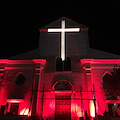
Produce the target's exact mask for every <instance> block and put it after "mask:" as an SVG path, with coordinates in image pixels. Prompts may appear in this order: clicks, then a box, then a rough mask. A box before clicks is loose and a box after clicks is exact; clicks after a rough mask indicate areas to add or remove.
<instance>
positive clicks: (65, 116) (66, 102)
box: [55, 95, 71, 120]
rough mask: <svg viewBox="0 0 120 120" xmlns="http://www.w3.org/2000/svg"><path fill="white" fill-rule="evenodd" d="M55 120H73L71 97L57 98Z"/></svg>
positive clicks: (62, 96) (61, 96)
mask: <svg viewBox="0 0 120 120" xmlns="http://www.w3.org/2000/svg"><path fill="white" fill-rule="evenodd" d="M55 120H71V96H70V95H56V96H55Z"/></svg>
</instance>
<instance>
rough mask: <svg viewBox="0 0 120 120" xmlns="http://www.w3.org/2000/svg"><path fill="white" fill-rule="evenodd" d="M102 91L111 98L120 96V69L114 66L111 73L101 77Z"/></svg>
mask: <svg viewBox="0 0 120 120" xmlns="http://www.w3.org/2000/svg"><path fill="white" fill-rule="evenodd" d="M102 90H103V91H105V92H106V94H108V95H111V96H113V97H117V96H120V67H118V66H117V65H116V66H114V69H113V72H111V73H109V72H107V73H106V74H105V75H104V76H103V83H102Z"/></svg>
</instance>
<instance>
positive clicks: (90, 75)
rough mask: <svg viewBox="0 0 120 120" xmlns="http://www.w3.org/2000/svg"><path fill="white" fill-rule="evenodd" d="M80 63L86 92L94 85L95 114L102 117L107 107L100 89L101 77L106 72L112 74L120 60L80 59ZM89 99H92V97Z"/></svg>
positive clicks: (104, 96)
mask: <svg viewBox="0 0 120 120" xmlns="http://www.w3.org/2000/svg"><path fill="white" fill-rule="evenodd" d="M81 63H82V64H83V67H84V69H85V71H86V77H87V82H88V90H90V89H91V88H92V85H93V84H94V85H95V91H96V92H95V96H96V100H97V102H96V104H97V106H96V107H97V114H98V115H103V112H104V111H105V110H107V111H108V106H107V101H106V95H105V93H104V92H103V90H102V89H101V88H102V82H103V81H102V77H103V75H104V73H105V72H106V71H109V72H112V71H113V68H114V65H116V64H117V65H118V66H119V65H120V59H82V60H81ZM88 65H89V66H88ZM90 79H91V80H90ZM90 82H91V84H90ZM89 98H92V96H91V97H89ZM119 101H120V100H119ZM109 102H110V101H109ZM90 104H91V103H90ZM90 106H91V105H90ZM91 109H92V108H90V110H91Z"/></svg>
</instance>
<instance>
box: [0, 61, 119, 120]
mask: <svg viewBox="0 0 120 120" xmlns="http://www.w3.org/2000/svg"><path fill="white" fill-rule="evenodd" d="M51 60H52V59H51ZM0 63H5V67H4V69H3V71H5V70H7V71H11V74H13V76H12V77H11V82H9V84H8V85H7V86H6V87H7V90H6V89H5V88H4V87H1V89H0V92H1V94H0V105H5V104H6V103H7V102H8V103H9V106H8V111H9V110H10V105H11V103H19V110H18V114H21V115H22V114H25V115H26V114H28V111H29V107H28V108H26V107H27V105H28V103H29V101H30V96H31V88H32V83H33V88H34V89H35V91H34V95H33V100H32V105H31V109H30V113H29V115H31V114H32V115H38V116H39V117H40V118H41V117H42V118H52V119H54V117H55V95H56V94H58V91H56V90H55V85H56V84H57V83H58V82H59V81H68V83H69V84H70V85H71V86H72V87H71V90H69V91H66V92H65V91H59V94H62V95H65V94H70V95H71V118H72V119H76V120H78V119H79V117H81V116H84V114H85V110H87V113H88V115H90V116H92V117H94V116H95V112H94V111H95V108H94V104H93V100H92V99H93V94H92V92H91V91H93V84H94V86H95V91H96V92H95V96H96V99H97V102H96V112H97V114H100V115H102V114H103V113H102V112H104V111H105V110H108V108H107V102H110V101H106V99H105V97H106V96H105V93H104V92H103V91H102V89H101V87H102V77H103V75H104V73H105V72H106V71H109V72H111V71H112V69H113V67H114V65H115V64H117V65H118V66H119V65H120V59H115V60H114V59H108V60H107V59H82V60H81V61H80V62H79V63H76V64H77V65H76V64H74V63H73V62H72V70H71V71H66V72H65V71H64V72H63V71H62V72H55V71H54V70H53V68H52V67H50V66H53V65H54V64H53V63H48V62H46V61H45V60H40V59H35V60H0ZM45 63H46V65H45ZM50 64H51V65H50ZM44 66H45V68H44ZM51 69H52V71H51ZM75 70H76V71H75ZM18 72H22V73H24V75H25V77H26V81H25V83H24V84H23V85H22V86H17V85H16V84H15V83H14V79H13V78H14V76H15V75H16V74H17V73H18ZM80 91H81V92H80ZM81 95H82V99H83V100H82V101H81ZM98 103H99V105H100V107H99V105H98ZM25 109H26V110H25ZM101 110H102V111H101ZM82 111H83V112H82Z"/></svg>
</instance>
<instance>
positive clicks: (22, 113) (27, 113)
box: [20, 108, 30, 116]
mask: <svg viewBox="0 0 120 120" xmlns="http://www.w3.org/2000/svg"><path fill="white" fill-rule="evenodd" d="M20 115H28V116H30V113H29V109H28V108H27V109H26V108H25V109H22V110H21V111H20Z"/></svg>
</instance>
